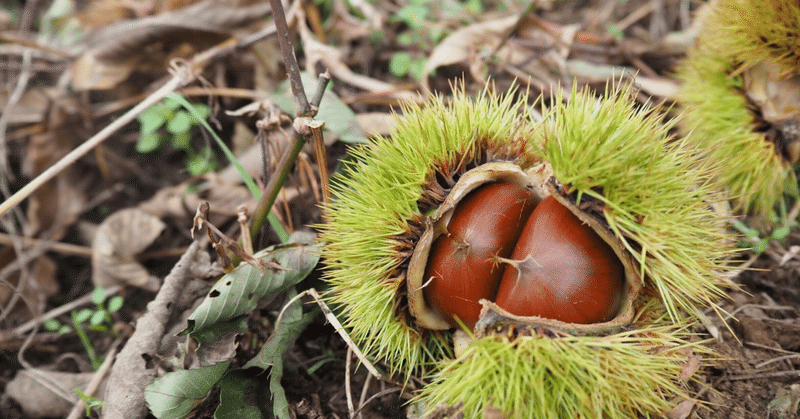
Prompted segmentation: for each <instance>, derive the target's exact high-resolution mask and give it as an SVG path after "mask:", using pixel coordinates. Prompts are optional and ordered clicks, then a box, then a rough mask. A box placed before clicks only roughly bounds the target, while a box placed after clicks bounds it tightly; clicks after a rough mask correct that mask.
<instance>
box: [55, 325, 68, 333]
mask: <svg viewBox="0 0 800 419" xmlns="http://www.w3.org/2000/svg"><path fill="white" fill-rule="evenodd" d="M71 331H72V327H71V326H70V325H68V324H62V325H61V328H59V329H58V332H56V333H58V334H59V335H65V334H67V333H69V332H71Z"/></svg>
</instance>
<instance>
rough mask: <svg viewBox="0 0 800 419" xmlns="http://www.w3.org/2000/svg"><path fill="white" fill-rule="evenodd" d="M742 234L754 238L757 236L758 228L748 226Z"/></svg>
mask: <svg viewBox="0 0 800 419" xmlns="http://www.w3.org/2000/svg"><path fill="white" fill-rule="evenodd" d="M744 236H745V237H747V238H748V239H754V238H756V237H758V230H756V229H754V228H748V229H747V230H745V232H744Z"/></svg>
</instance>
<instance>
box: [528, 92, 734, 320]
mask: <svg viewBox="0 0 800 419" xmlns="http://www.w3.org/2000/svg"><path fill="white" fill-rule="evenodd" d="M628 93H629V92H628V91H627V90H626V89H623V90H622V91H620V92H609V91H607V92H606V97H607V98H606V99H605V100H600V101H598V100H596V99H595V98H593V97H591V96H590V94H589V92H588V91H583V92H581V93H578V92H576V91H575V89H573V91H572V94H571V96H570V98H569V100H568V101H567V103H566V104H563V103H564V102H563V101H557V103H556V105H554V106H552V107H549V108H546V109H545V110H544V121H543V123H542V126H541V129H540V130H539V131H538V136H539V137H541V140H540V141H541V142H543V143H544V148H543V151H542V153H543V156H544V158H545V160H547V161H549V162H550V164H551V165H552V167H553V174H554V176H555V178H556V179H558V180H559V181H560V182H561V184H562V185H563V187H564V190H565V191H566V192H569V193H571V194H574V195H575V197H576V199H577V202H578V204H580V202H581V200H582V199H586V198H588V197H591V198H593V199H596V200H599V201H600V202H602V204H603V205H602V213H603V216H604V218H605V221H606V222H607V223H608V225H609V227H610V228H611V230H612V231H613V232H614V233H615V235H616V236H617V237H619V238H620V239H621V240H622V241H623V243H624V244H625V247H626V248H627V249H628V251H629V252H630V253H631V254H632V255H633V256H634V258H635V259H636V260H637V262H638V264H639V266H640V269H641V274H642V277H644V278H646V282H645V283H646V285H647V286H649V287H655V288H656V289H657V292H658V295H659V297H660V298H661V299H662V301H663V302H664V305H665V307H666V309H667V312H668V313H669V315H670V317H671V318H672V319H673V320H676V321H677V320H678V319H679V318H680V317H681V314H680V310H685V311H687V312H689V313H693V314H699V310H700V309H699V308H698V305H701V306H707V305H710V304H711V303H712V302H713V301H715V300H717V299H719V298H720V297H722V296H724V292H723V291H722V288H721V287H722V286H723V284H722V280H721V279H720V272H721V271H723V270H725V269H726V267H725V266H726V264H725V261H726V259H727V258H728V257H729V256H730V254H731V251H732V250H731V248H730V243H729V242H730V238H729V237H728V235H727V234H725V232H724V228H725V222H724V219H723V218H722V217H720V216H718V215H717V214H714V213H712V211H710V210H709V208H708V206H709V204H710V203H711V202H713V201H714V200H715V199H716V200H719V199H721V198H720V197H719V185H718V184H717V183H715V182H714V181H713V180H712V173H713V172H714V170H715V169H716V168H715V167H714V166H713V165H711V164H710V163H708V162H707V161H705V160H703V159H702V157H701V156H699V155H698V153H697V152H696V150H695V149H694V148H692V147H691V146H690V145H689V144H688V143H687V142H686V141H685V140H684V141H678V140H675V139H673V138H672V137H671V136H670V135H669V130H670V128H671V127H672V123H663V122H662V120H661V116H660V115H659V113H658V112H657V111H658V109H645V108H641V109H636V108H635V104H634V103H633V101H631V100H630V99H629V98H628V97H626V94H628ZM562 96H563V95H562V94H559V95H558V97H559V99H560V98H561V97H562Z"/></svg>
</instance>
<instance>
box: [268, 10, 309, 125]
mask: <svg viewBox="0 0 800 419" xmlns="http://www.w3.org/2000/svg"><path fill="white" fill-rule="evenodd" d="M269 4H270V5H271V6H272V19H273V21H274V22H275V29H276V31H277V32H278V46H280V48H281V54H282V55H283V64H284V65H285V66H286V73H287V75H288V76H289V84H290V86H291V87H292V94H293V95H294V106H295V110H296V111H297V116H298V117H299V116H310V113H311V107H310V106H309V104H308V98H307V97H306V92H305V90H304V89H303V81H302V79H300V66H299V65H298V64H297V56H296V55H295V53H294V47H292V44H291V43H290V42H289V26H288V25H287V24H286V14H285V13H284V11H283V3H282V2H281V0H269Z"/></svg>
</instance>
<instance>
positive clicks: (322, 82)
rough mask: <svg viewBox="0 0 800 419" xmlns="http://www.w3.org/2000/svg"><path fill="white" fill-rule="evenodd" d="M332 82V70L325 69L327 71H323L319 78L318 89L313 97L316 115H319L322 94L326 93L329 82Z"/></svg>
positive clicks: (312, 109)
mask: <svg viewBox="0 0 800 419" xmlns="http://www.w3.org/2000/svg"><path fill="white" fill-rule="evenodd" d="M330 82H331V72H330V71H328V70H327V69H325V72H324V73H321V74H320V75H319V78H318V79H317V91H316V92H314V96H313V97H312V98H311V111H312V112H313V113H314V116H316V115H317V110H318V109H319V104H320V102H322V96H323V95H324V94H325V89H326V88H328V83H330Z"/></svg>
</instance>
